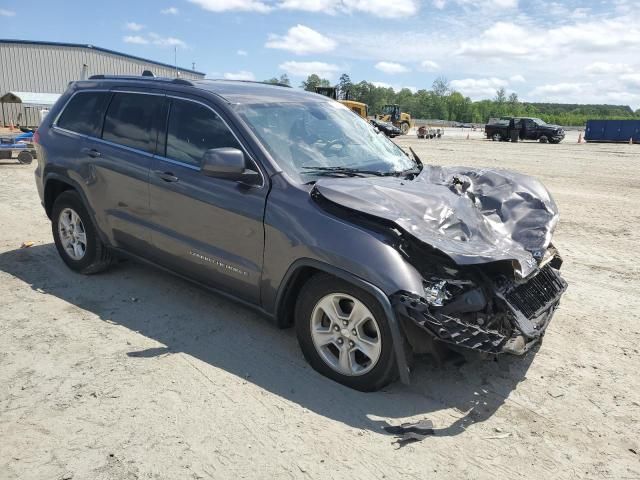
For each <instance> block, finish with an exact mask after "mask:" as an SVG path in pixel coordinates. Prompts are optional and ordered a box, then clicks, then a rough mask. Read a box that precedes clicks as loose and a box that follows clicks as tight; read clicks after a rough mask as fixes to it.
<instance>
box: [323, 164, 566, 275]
mask: <svg viewBox="0 0 640 480" xmlns="http://www.w3.org/2000/svg"><path fill="white" fill-rule="evenodd" d="M314 190H315V192H317V193H319V194H320V195H322V196H323V197H325V198H326V199H328V200H329V201H331V202H333V203H336V204H338V205H342V206H344V207H347V208H349V209H352V210H357V211H360V212H362V213H365V214H368V215H373V216H375V217H379V218H383V219H386V220H389V221H391V222H394V223H395V224H396V225H397V226H398V227H399V228H400V229H401V230H403V231H404V232H406V233H408V234H410V235H412V236H413V237H415V238H417V239H418V240H420V241H422V242H424V243H426V244H428V245H431V246H432V247H434V248H436V249H438V250H440V251H441V252H443V253H445V254H446V255H448V256H449V257H450V258H451V259H452V260H453V261H454V262H456V263H457V264H459V265H470V264H479V263H487V262H492V261H497V260H512V261H514V262H515V266H516V271H517V272H518V273H519V274H520V275H522V276H523V277H526V276H528V275H529V274H530V273H531V272H532V271H534V270H535V268H536V267H537V263H538V262H537V260H536V259H541V258H542V257H543V255H544V252H545V251H546V249H547V247H548V246H549V243H550V242H551V236H552V233H553V230H554V228H555V226H556V224H557V222H558V209H557V207H556V204H555V202H554V200H553V198H551V195H550V193H549V192H548V191H547V189H546V188H545V187H544V186H543V185H542V184H541V183H540V182H539V181H537V180H535V179H533V178H531V177H528V176H526V175H521V174H518V173H514V172H510V171H506V170H496V169H473V168H466V167H439V166H428V165H425V167H424V168H423V170H422V172H421V173H420V175H418V176H417V177H416V178H415V179H414V180H404V179H401V178H397V177H366V178H359V177H355V178H330V177H326V178H320V179H319V180H318V181H317V182H316V184H315V187H314Z"/></svg>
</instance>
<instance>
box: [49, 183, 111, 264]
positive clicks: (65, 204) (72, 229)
mask: <svg viewBox="0 0 640 480" xmlns="http://www.w3.org/2000/svg"><path fill="white" fill-rule="evenodd" d="M51 228H52V233H53V240H54V242H55V244H56V249H57V250H58V253H59V254H60V257H61V258H62V260H63V261H64V263H66V264H67V266H68V267H69V268H70V269H71V270H74V271H76V272H80V273H85V274H91V273H98V272H101V271H103V270H105V269H107V268H108V267H109V265H111V261H112V257H111V253H110V252H109V250H108V249H107V248H106V246H105V245H104V244H103V243H102V241H101V240H100V237H98V235H97V232H96V228H95V226H94V224H93V221H92V219H91V217H90V215H89V213H88V212H87V209H86V208H85V206H84V204H83V203H82V200H81V198H80V196H79V195H78V193H77V192H75V191H73V190H67V191H66V192H62V193H61V194H60V195H59V196H58V198H56V201H55V203H54V204H53V209H52V213H51Z"/></svg>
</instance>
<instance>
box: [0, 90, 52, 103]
mask: <svg viewBox="0 0 640 480" xmlns="http://www.w3.org/2000/svg"><path fill="white" fill-rule="evenodd" d="M0 93H1V92H0ZM58 98H60V94H59V93H35V92H8V93H5V94H4V95H2V96H1V97H0V103H22V104H24V105H43V106H44V105H47V106H51V105H53V104H54V103H56V101H57V100H58Z"/></svg>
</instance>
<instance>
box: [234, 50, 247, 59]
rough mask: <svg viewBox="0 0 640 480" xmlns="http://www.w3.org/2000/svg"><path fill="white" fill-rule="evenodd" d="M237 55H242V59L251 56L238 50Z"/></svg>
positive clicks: (244, 51)
mask: <svg viewBox="0 0 640 480" xmlns="http://www.w3.org/2000/svg"><path fill="white" fill-rule="evenodd" d="M236 54H237V55H240V56H241V57H246V56H247V55H249V54H248V53H247V51H246V50H238V51H237V52H236Z"/></svg>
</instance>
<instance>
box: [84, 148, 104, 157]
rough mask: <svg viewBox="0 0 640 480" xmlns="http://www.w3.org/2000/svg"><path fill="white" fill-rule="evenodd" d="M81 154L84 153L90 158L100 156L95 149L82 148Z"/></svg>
mask: <svg viewBox="0 0 640 480" xmlns="http://www.w3.org/2000/svg"><path fill="white" fill-rule="evenodd" d="M81 151H82V153H85V154H87V155H89V156H90V157H91V158H98V157H99V156H100V155H102V154H101V153H100V152H99V151H98V150H96V149H95V148H86V147H85V148H83V149H82V150H81Z"/></svg>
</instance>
